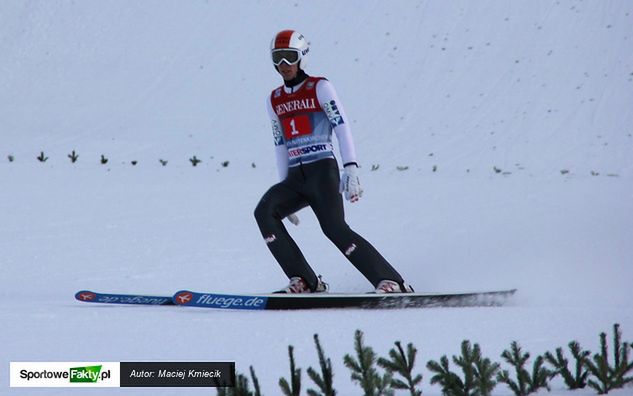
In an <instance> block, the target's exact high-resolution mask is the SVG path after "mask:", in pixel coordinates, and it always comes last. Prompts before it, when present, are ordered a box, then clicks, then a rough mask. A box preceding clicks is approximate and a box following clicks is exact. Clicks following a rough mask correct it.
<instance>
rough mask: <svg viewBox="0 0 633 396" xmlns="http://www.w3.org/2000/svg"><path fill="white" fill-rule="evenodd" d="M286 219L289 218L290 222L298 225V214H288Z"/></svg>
mask: <svg viewBox="0 0 633 396" xmlns="http://www.w3.org/2000/svg"><path fill="white" fill-rule="evenodd" d="M286 218H287V219H288V220H290V222H291V223H292V224H294V225H296V226H298V225H299V216H297V215H296V214H294V213H293V214H289V215H288V217H286Z"/></svg>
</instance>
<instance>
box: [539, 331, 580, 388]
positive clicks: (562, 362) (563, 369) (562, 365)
mask: <svg viewBox="0 0 633 396" xmlns="http://www.w3.org/2000/svg"><path fill="white" fill-rule="evenodd" d="M568 346H569V350H570V351H571V355H572V356H573V358H574V359H575V360H576V364H575V370H574V373H573V374H572V372H571V370H570V369H569V367H568V364H569V361H568V360H567V358H565V356H564V355H563V348H556V355H554V354H552V353H551V352H547V353H546V354H545V360H547V362H548V363H549V364H551V365H552V366H553V367H554V369H555V370H554V374H555V375H560V376H561V377H563V380H564V381H565V384H566V385H567V387H568V388H569V389H571V390H574V389H583V388H584V387H585V386H587V376H588V375H589V371H588V370H587V368H586V362H587V358H588V357H589V355H590V354H591V353H590V352H589V351H583V350H582V348H581V347H580V344H579V343H578V342H576V341H572V342H570V343H569V345H568Z"/></svg>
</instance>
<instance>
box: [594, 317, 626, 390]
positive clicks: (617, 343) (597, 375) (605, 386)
mask: <svg viewBox="0 0 633 396" xmlns="http://www.w3.org/2000/svg"><path fill="white" fill-rule="evenodd" d="M630 345H631V344H629V343H628V342H625V343H624V344H622V332H621V331H620V325H619V324H617V323H616V324H614V325H613V360H614V366H611V365H610V363H609V356H608V352H607V349H608V346H607V335H606V334H605V333H600V353H599V354H595V355H594V356H593V359H587V361H586V365H587V368H588V370H589V373H590V374H591V376H592V378H591V379H589V381H588V382H587V383H588V384H589V386H590V387H592V388H593V389H595V390H596V391H598V394H601V395H603V394H607V393H609V391H610V390H613V389H618V388H622V387H624V386H625V385H627V384H630V383H633V377H627V376H626V375H627V374H628V373H629V372H630V371H631V370H633V362H629V349H630Z"/></svg>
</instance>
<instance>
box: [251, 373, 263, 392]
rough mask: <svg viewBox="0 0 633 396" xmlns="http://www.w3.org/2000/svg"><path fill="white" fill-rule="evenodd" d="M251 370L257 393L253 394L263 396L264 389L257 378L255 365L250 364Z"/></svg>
mask: <svg viewBox="0 0 633 396" xmlns="http://www.w3.org/2000/svg"><path fill="white" fill-rule="evenodd" d="M250 371H251V379H252V380H253V387H254V388H255V393H254V394H253V396H262V391H261V389H260V388H259V379H258V378H257V375H255V369H254V368H253V366H250Z"/></svg>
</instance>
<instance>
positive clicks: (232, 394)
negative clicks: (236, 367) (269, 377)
mask: <svg viewBox="0 0 633 396" xmlns="http://www.w3.org/2000/svg"><path fill="white" fill-rule="evenodd" d="M251 376H252V377H253V382H254V383H255V384H256V385H255V386H256V391H255V393H253V392H252V391H251V387H250V385H249V383H248V378H246V376H245V375H244V374H240V373H237V375H236V377H235V386H234V387H232V388H228V387H226V388H218V389H217V396H261V394H260V392H259V383H258V382H257V377H256V376H255V371H253V367H252V366H251Z"/></svg>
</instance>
